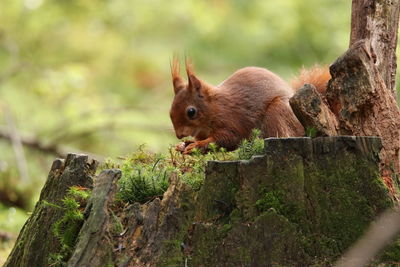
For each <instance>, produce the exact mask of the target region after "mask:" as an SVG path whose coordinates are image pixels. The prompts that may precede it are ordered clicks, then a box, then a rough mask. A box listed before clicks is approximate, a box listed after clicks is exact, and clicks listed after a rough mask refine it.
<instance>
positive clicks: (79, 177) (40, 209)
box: [5, 154, 97, 267]
mask: <svg viewBox="0 0 400 267" xmlns="http://www.w3.org/2000/svg"><path fill="white" fill-rule="evenodd" d="M96 167H97V162H96V161H94V160H88V157H87V156H85V155H76V154H69V155H68V156H67V158H66V160H61V159H57V160H55V161H54V162H53V165H52V167H51V170H50V172H49V175H48V178H47V181H46V184H45V185H44V187H43V189H42V191H41V193H40V198H39V201H38V202H37V204H36V206H35V209H34V211H33V213H32V215H31V216H30V217H29V219H28V221H27V222H26V223H25V225H24V227H23V228H22V230H21V232H20V234H19V236H18V239H17V241H16V243H15V246H14V248H13V250H12V252H11V254H10V255H9V257H8V259H7V262H6V263H5V266H7V267H15V266H18V267H25V266H26V267H31V266H43V267H46V266H49V255H50V254H51V253H56V252H58V251H59V250H60V243H59V241H58V239H57V238H56V237H55V236H54V234H53V232H52V229H53V225H54V223H55V222H56V221H58V220H59V219H60V218H61V217H62V216H63V214H64V211H63V210H61V209H55V208H53V207H50V206H48V205H46V204H45V202H49V203H53V204H57V205H60V204H61V200H62V199H63V198H64V196H65V195H66V193H67V191H68V189H69V188H70V187H71V186H82V187H89V188H90V187H92V183H93V181H92V175H93V174H94V171H95V170H96Z"/></svg>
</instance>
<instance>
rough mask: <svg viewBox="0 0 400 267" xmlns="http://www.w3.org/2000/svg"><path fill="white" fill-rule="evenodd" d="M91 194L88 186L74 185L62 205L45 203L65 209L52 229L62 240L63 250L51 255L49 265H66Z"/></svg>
mask: <svg viewBox="0 0 400 267" xmlns="http://www.w3.org/2000/svg"><path fill="white" fill-rule="evenodd" d="M89 196H90V191H89V190H88V189H87V188H82V187H78V186H73V187H71V188H70V189H69V190H68V192H67V194H66V196H65V197H64V198H63V199H62V200H61V204H60V205H56V204H54V203H48V202H45V203H43V204H44V205H46V206H48V207H51V208H57V209H61V210H63V211H64V215H63V217H62V218H61V219H60V220H58V221H56V222H55V224H54V225H53V229H52V232H53V234H54V236H55V237H57V239H58V240H59V241H60V244H61V250H60V251H59V252H58V253H52V254H50V255H49V265H51V266H66V262H67V261H68V259H69V257H70V256H71V253H72V251H73V248H74V247H75V245H76V242H77V238H78V234H79V231H80V229H81V227H82V224H83V220H84V217H83V211H84V207H85V205H86V201H87V199H88V198H89Z"/></svg>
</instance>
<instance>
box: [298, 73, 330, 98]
mask: <svg viewBox="0 0 400 267" xmlns="http://www.w3.org/2000/svg"><path fill="white" fill-rule="evenodd" d="M330 79H331V74H330V73H329V68H328V66H314V67H312V68H310V69H305V68H303V69H301V71H300V75H299V76H297V77H296V78H295V79H293V80H292V81H291V85H292V87H293V88H294V89H295V90H297V89H299V88H300V87H302V86H303V85H304V84H306V83H310V84H312V85H314V86H315V87H316V88H317V91H318V92H320V93H322V94H324V93H325V90H326V87H327V85H328V81H329V80H330Z"/></svg>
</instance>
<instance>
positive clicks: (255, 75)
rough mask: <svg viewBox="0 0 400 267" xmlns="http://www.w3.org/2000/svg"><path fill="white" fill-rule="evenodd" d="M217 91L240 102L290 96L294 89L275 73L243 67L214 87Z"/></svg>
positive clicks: (257, 68) (268, 100)
mask: <svg viewBox="0 0 400 267" xmlns="http://www.w3.org/2000/svg"><path fill="white" fill-rule="evenodd" d="M216 89H217V91H219V92H223V93H224V94H227V95H229V98H231V100H233V101H235V102H238V104H239V103H241V102H248V101H249V100H250V99H253V102H260V100H263V101H265V102H266V103H269V102H271V101H272V100H273V99H274V98H276V97H281V98H290V97H291V96H292V95H293V94H294V90H293V89H292V88H291V87H290V85H289V84H287V83H286V82H285V81H284V80H283V79H281V78H280V77H279V76H278V75H276V74H275V73H273V72H271V71H269V70H267V69H264V68H259V67H245V68H242V69H239V70H237V71H236V72H234V73H233V74H232V75H231V76H230V77H229V78H228V79H226V80H225V81H223V82H222V83H221V84H220V85H218V86H217V87H216Z"/></svg>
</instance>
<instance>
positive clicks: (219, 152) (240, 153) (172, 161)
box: [100, 130, 264, 203]
mask: <svg viewBox="0 0 400 267" xmlns="http://www.w3.org/2000/svg"><path fill="white" fill-rule="evenodd" d="M263 150H264V140H263V139H262V138H261V137H260V131H259V130H254V131H253V134H252V136H251V138H249V140H243V141H242V143H241V145H240V146H239V148H238V149H237V150H235V151H232V152H227V151H226V150H225V149H224V148H221V149H220V148H218V147H217V146H216V145H215V144H210V146H209V151H208V153H206V154H202V153H200V151H194V152H193V155H183V154H181V153H180V152H178V151H175V149H174V148H172V147H170V148H169V151H168V153H167V154H160V153H151V152H148V151H147V150H146V148H145V146H140V147H139V149H138V150H137V152H135V153H133V154H131V155H129V156H127V157H126V158H125V159H124V160H123V161H122V162H121V163H117V162H115V161H113V160H112V159H107V160H106V161H105V163H104V164H103V165H102V166H101V167H100V169H106V168H120V169H121V171H122V177H121V179H120V180H119V187H120V188H119V193H118V197H119V199H120V200H122V201H123V202H129V203H134V202H139V203H145V202H147V201H150V200H152V199H153V198H154V197H159V196H162V194H163V193H164V192H165V191H166V190H167V188H168V184H169V183H168V181H169V177H170V176H171V175H172V174H173V173H175V174H176V175H178V176H179V178H180V179H182V181H183V182H185V183H186V184H188V185H189V186H190V187H191V188H192V189H193V190H195V191H198V190H199V189H200V188H201V186H202V184H203V181H204V175H205V167H206V165H207V162H208V161H213V160H221V161H228V160H242V159H250V158H251V157H252V156H253V155H257V154H262V152H263Z"/></svg>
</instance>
